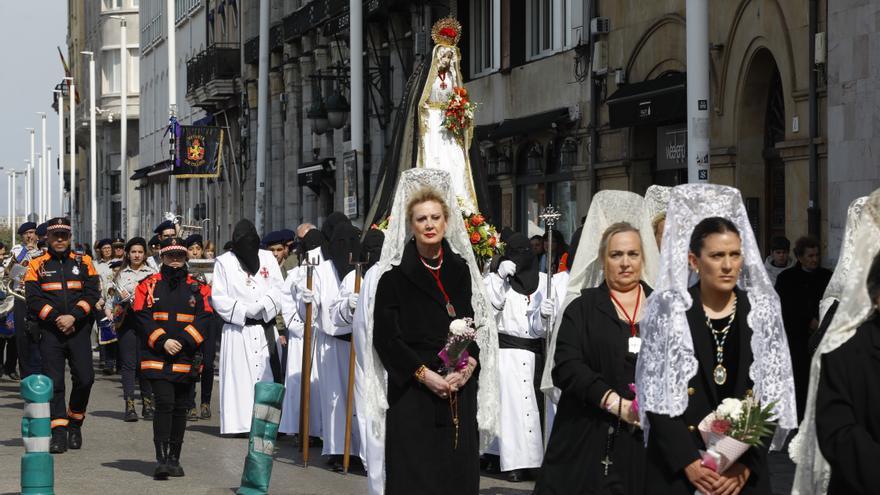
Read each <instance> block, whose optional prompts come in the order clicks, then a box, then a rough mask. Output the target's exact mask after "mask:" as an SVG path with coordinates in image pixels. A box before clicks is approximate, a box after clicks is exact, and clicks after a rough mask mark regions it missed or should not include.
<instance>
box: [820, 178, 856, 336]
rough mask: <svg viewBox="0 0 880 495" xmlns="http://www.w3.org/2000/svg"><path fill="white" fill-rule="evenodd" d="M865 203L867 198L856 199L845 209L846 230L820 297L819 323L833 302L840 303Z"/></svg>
mask: <svg viewBox="0 0 880 495" xmlns="http://www.w3.org/2000/svg"><path fill="white" fill-rule="evenodd" d="M867 201H868V197H867V196H862V197H860V198H856V199H854V200H853V201H852V203H850V204H849V208H847V209H846V228H845V229H844V231H843V239H842V240H841V243H840V253H839V254H838V256H837V266H835V267H834V273H833V274H832V275H831V280H829V281H828V286H827V287H825V293H824V294H823V295H822V301H821V302H820V303H819V321H822V319H824V318H825V313H827V312H828V308H830V307H831V305H832V304H833V303H834V301H840V296H841V295H842V294H843V286H844V284H845V283H846V279H847V274H848V272H849V268H850V266H852V261H853V257H854V255H855V253H854V252H853V243H854V240H855V239H854V236H855V233H856V230H857V229H858V226H859V222H860V220H861V215H862V209H864V207H865V203H866V202H867Z"/></svg>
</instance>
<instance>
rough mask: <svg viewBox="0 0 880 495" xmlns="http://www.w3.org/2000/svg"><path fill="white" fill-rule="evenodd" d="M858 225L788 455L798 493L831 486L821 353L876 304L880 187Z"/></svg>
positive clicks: (851, 330)
mask: <svg viewBox="0 0 880 495" xmlns="http://www.w3.org/2000/svg"><path fill="white" fill-rule="evenodd" d="M848 220H849V219H848ZM847 224H849V221H847ZM856 225H857V227H856V228H855V232H854V233H853V234H852V253H853V254H855V253H858V256H855V255H854V256H853V257H852V259H851V261H850V265H849V269H848V272H847V275H846V279H845V280H843V281H842V292H841V294H840V305H839V306H838V307H837V312H836V313H835V314H834V318H833V319H832V320H831V324H830V325H829V326H828V331H827V332H825V335H824V336H823V337H822V341H821V342H820V343H819V348H818V349H817V350H816V352H815V353H814V354H813V358H812V361H811V362H810V384H809V391H808V392H807V407H806V411H805V412H804V420H803V421H802V422H801V425H800V429H799V431H798V434H797V435H796V436H795V437H794V439H792V441H791V444H790V445H789V448H788V452H789V456H790V457H791V458H792V460H793V461H795V463H797V470H796V471H795V478H794V486H793V488H792V492H791V493H792V494H795V495H807V494H809V495H814V494H815V495H819V494H824V493H825V492H827V490H828V481H829V479H830V476H831V468H830V466H829V465H828V461H826V460H825V458H824V457H823V456H822V452H821V451H820V450H819V441H818V439H817V436H816V394H817V393H818V390H819V376H820V372H821V364H822V354H826V353H829V352H831V351H833V350H835V349H837V348H838V347H840V346H841V345H843V344H844V343H845V342H846V341H848V340H849V339H851V338H852V336H853V335H855V333H856V330H857V329H858V328H859V326H860V325H861V324H862V323H864V321H865V320H866V319H867V318H868V316H870V315H871V312H872V311H873V306H874V305H873V303H872V302H871V300H870V298H869V297H868V289H867V278H868V270H869V268H870V266H871V262H872V261H873V260H874V257H875V256H876V255H877V252H878V250H880V189H878V190H876V191H874V192H873V193H871V195H870V196H869V197H868V199H867V201H865V202H864V204H863V208H862V212H861V215H860V218H859V220H858V222H857V223H856ZM841 254H843V253H841ZM839 265H840V263H839V262H838V266H839Z"/></svg>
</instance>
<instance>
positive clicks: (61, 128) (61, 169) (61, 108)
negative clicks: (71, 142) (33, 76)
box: [52, 89, 64, 217]
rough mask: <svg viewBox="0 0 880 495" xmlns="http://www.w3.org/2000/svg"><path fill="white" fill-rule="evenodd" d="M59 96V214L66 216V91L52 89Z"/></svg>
mask: <svg viewBox="0 0 880 495" xmlns="http://www.w3.org/2000/svg"><path fill="white" fill-rule="evenodd" d="M52 92H53V93H56V94H57V96H58V150H57V153H58V216H59V217H60V216H64V91H62V90H60V89H55V90H53V91H52Z"/></svg>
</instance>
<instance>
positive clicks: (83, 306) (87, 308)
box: [76, 301, 92, 314]
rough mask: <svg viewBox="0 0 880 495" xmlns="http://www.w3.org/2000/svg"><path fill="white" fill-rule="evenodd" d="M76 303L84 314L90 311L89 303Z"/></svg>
mask: <svg viewBox="0 0 880 495" xmlns="http://www.w3.org/2000/svg"><path fill="white" fill-rule="evenodd" d="M76 305H77V306H79V307H80V308H82V309H83V311H85V312H86V314H88V313H90V312H91V311H92V306H91V305H90V304H89V303H87V302H85V301H78V302H77V303H76Z"/></svg>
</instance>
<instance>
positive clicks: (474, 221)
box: [471, 215, 486, 227]
mask: <svg viewBox="0 0 880 495" xmlns="http://www.w3.org/2000/svg"><path fill="white" fill-rule="evenodd" d="M485 221H486V219H485V218H483V215H474V216H472V217H471V225H473V226H474V227H479V226H480V225H483V222H485Z"/></svg>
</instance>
